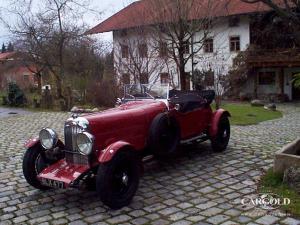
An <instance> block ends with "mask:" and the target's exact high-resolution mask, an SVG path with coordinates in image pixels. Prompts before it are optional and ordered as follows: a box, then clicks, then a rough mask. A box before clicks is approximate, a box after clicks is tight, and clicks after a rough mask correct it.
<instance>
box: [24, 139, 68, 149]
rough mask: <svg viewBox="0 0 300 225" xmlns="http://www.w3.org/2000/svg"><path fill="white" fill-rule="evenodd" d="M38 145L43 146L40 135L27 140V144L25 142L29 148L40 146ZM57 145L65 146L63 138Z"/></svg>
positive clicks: (25, 145)
mask: <svg viewBox="0 0 300 225" xmlns="http://www.w3.org/2000/svg"><path fill="white" fill-rule="evenodd" d="M38 145H39V146H40V147H42V146H41V142H40V139H39V138H38V137H35V138H30V139H29V140H27V141H26V142H25V144H24V147H25V148H26V149H29V148H32V147H34V146H38ZM56 146H59V147H61V148H63V147H64V144H63V142H62V141H61V140H58V141H57V145H56Z"/></svg>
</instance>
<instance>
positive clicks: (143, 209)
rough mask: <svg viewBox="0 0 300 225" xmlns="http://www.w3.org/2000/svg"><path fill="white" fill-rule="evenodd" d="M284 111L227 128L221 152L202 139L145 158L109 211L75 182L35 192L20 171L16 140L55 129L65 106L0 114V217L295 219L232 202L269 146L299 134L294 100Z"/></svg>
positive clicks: (7, 220) (39, 220) (32, 220)
mask: <svg viewBox="0 0 300 225" xmlns="http://www.w3.org/2000/svg"><path fill="white" fill-rule="evenodd" d="M280 109H281V110H283V111H284V112H285V114H284V118H282V119H277V120H273V121H268V122H263V123H261V124H259V125H253V126H246V127H239V126H234V127H233V128H232V139H231V141H230V145H229V149H228V150H227V151H226V152H225V153H218V154H216V153H212V152H211V151H210V150H209V149H210V148H209V145H208V144H201V145H200V146H199V147H198V148H197V149H196V148H193V149H189V150H188V149H185V150H186V151H185V153H184V154H183V155H182V156H181V157H179V158H177V159H175V160H172V161H170V162H156V161H153V162H151V163H149V164H147V165H146V169H145V174H144V176H143V177H142V179H141V182H140V187H139V190H138V192H137V195H136V197H135V198H134V201H133V202H132V204H131V205H130V206H129V207H125V208H123V209H121V210H117V211H112V210H109V209H108V208H107V207H105V206H103V204H102V203H101V202H100V201H99V200H98V199H97V197H96V193H94V192H85V191H78V190H51V191H46V192H41V191H38V190H35V189H33V188H32V187H30V186H29V185H28V184H27V183H26V181H25V180H24V177H23V175H22V169H21V162H22V155H23V152H24V150H23V148H22V145H23V143H24V141H25V140H26V139H28V138H30V137H32V136H35V135H36V134H37V133H38V132H39V130H40V129H41V128H42V127H46V126H50V127H53V128H55V129H56V130H57V131H58V132H59V133H60V134H62V129H63V121H64V120H65V119H66V118H67V117H68V114H65V113H32V114H28V115H23V116H15V117H9V118H3V119H1V120H0V132H1V133H0V224H15V223H21V224H67V223H70V224H91V223H97V224H158V225H163V224H181V225H185V224H224V225H225V224H226V225H230V224H295V225H296V224H300V220H296V219H295V218H293V217H292V216H286V215H284V214H282V213H279V212H275V213H276V214H275V213H274V212H273V215H266V214H263V213H264V212H262V211H259V210H255V209H254V208H251V207H243V206H242V205H241V203H240V200H241V198H243V197H244V196H249V195H253V194H255V192H256V182H257V179H258V178H259V176H260V175H261V174H262V170H263V169H265V168H268V167H270V166H271V165H272V158H273V154H274V152H275V151H276V150H278V149H280V147H282V146H283V145H285V144H286V143H288V142H290V141H292V140H293V139H295V138H296V137H297V136H299V134H300V120H299V118H300V107H299V105H298V107H296V106H295V105H292V104H288V105H281V106H280Z"/></svg>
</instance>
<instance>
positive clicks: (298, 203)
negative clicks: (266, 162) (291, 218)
mask: <svg viewBox="0 0 300 225" xmlns="http://www.w3.org/2000/svg"><path fill="white" fill-rule="evenodd" d="M282 178H283V175H282V174H276V173H274V172H273V170H272V169H270V170H269V171H268V172H267V173H266V174H265V175H264V176H263V177H262V178H261V182H260V185H259V192H260V193H267V192H269V193H270V192H271V193H273V194H277V195H279V196H280V197H282V198H289V199H290V200H291V203H290V204H289V205H286V206H282V209H283V210H285V211H287V212H288V213H291V214H293V215H296V216H300V195H299V194H298V193H297V192H296V191H295V190H293V189H291V188H290V187H288V186H287V185H286V184H284V183H283V182H282Z"/></svg>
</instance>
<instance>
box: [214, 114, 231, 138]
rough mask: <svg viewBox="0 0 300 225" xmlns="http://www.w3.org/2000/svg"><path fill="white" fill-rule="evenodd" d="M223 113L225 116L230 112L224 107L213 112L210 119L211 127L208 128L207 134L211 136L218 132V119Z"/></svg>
mask: <svg viewBox="0 0 300 225" xmlns="http://www.w3.org/2000/svg"><path fill="white" fill-rule="evenodd" d="M223 114H226V115H227V116H230V113H229V112H228V111H226V110H224V109H218V110H217V111H215V112H214V113H213V116H212V121H211V127H210V129H209V135H210V136H211V137H214V136H216V135H217V133H218V124H219V121H220V118H221V116H222V115H223Z"/></svg>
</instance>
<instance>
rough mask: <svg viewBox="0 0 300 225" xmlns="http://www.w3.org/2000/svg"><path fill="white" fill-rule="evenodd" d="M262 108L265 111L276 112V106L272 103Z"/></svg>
mask: <svg viewBox="0 0 300 225" xmlns="http://www.w3.org/2000/svg"><path fill="white" fill-rule="evenodd" d="M264 108H265V109H267V110H272V111H276V105H275V104H274V103H271V104H267V105H265V106H264Z"/></svg>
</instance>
